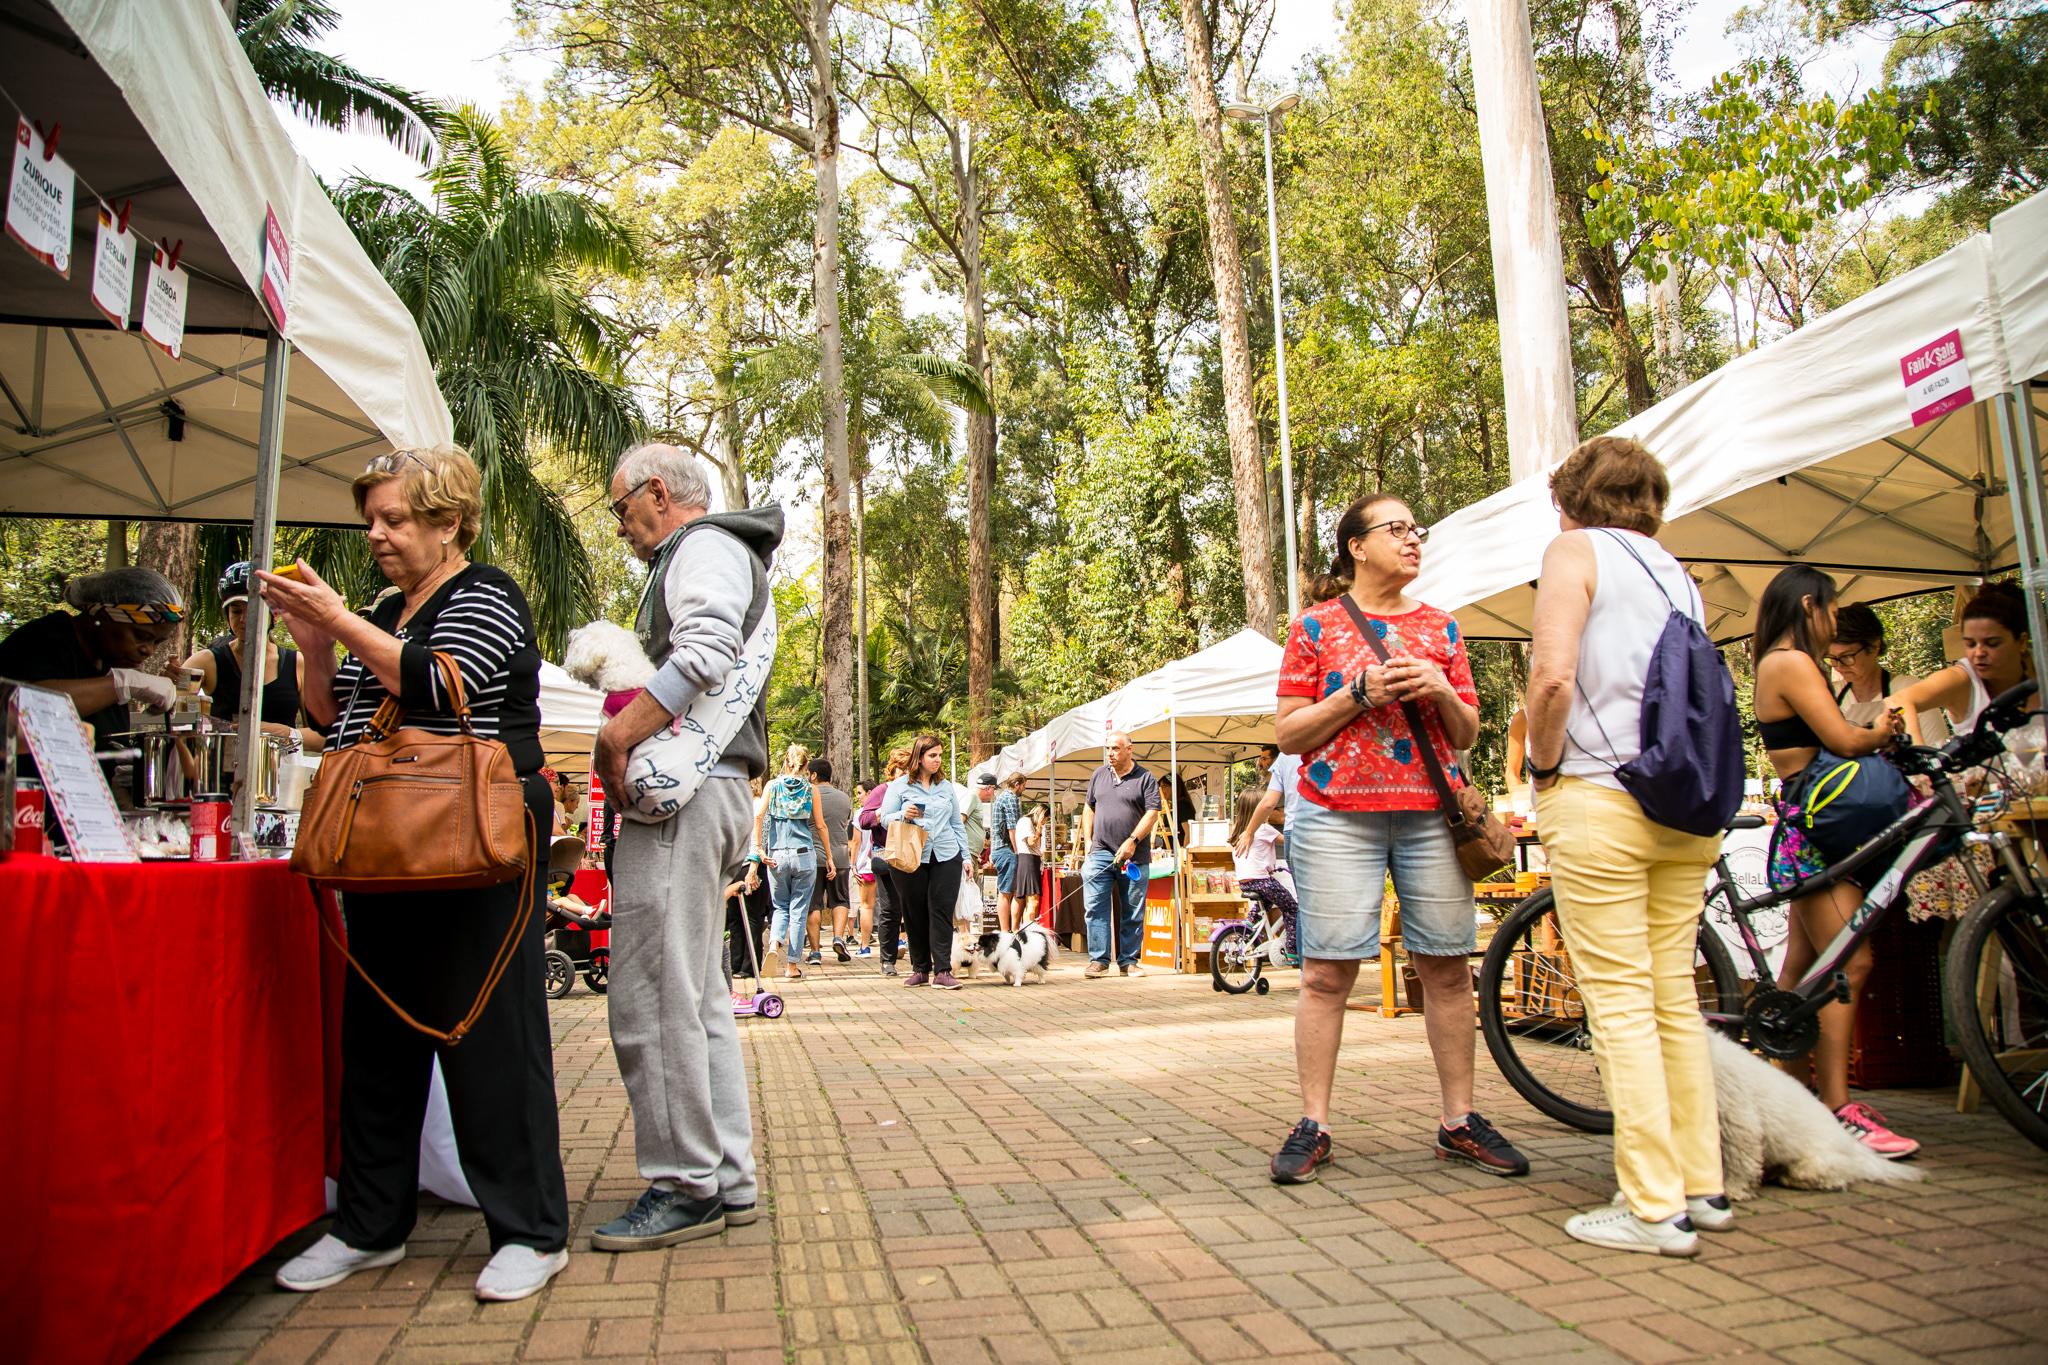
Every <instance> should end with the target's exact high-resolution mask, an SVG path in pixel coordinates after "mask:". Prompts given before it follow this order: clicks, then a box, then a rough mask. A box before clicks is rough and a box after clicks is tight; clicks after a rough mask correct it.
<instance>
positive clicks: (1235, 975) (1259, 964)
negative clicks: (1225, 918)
mask: <svg viewBox="0 0 2048 1365" xmlns="http://www.w3.org/2000/svg"><path fill="white" fill-rule="evenodd" d="M1265 965H1266V962H1265V959H1264V958H1263V957H1261V956H1258V955H1257V953H1256V952H1255V951H1254V950H1253V948H1252V931H1251V929H1250V928H1248V927H1247V926H1245V925H1242V924H1233V925H1231V926H1230V927H1229V928H1228V929H1225V930H1224V931H1223V932H1222V933H1220V934H1218V935H1217V936H1216V942H1215V943H1214V944H1213V945H1212V946H1211V947H1210V949H1209V978H1210V980H1212V981H1214V982H1215V983H1216V989H1217V990H1219V991H1229V992H1230V993H1231V994H1232V995H1243V994H1244V993H1245V992H1246V991H1248V990H1250V989H1251V988H1252V987H1253V986H1255V985H1257V984H1258V980H1259V972H1260V970H1261V969H1263V968H1264V967H1265Z"/></svg>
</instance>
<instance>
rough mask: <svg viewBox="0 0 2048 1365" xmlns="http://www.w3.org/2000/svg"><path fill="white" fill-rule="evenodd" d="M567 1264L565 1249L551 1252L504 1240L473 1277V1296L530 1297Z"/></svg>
mask: <svg viewBox="0 0 2048 1365" xmlns="http://www.w3.org/2000/svg"><path fill="white" fill-rule="evenodd" d="M568 1264H569V1248H567V1247H563V1248H562V1249H561V1250H560V1251H557V1252H554V1253H552V1254H550V1253H548V1252H543V1251H535V1250H534V1249H533V1248H532V1247H525V1246H519V1245H518V1244H516V1243H507V1244H506V1245H504V1246H501V1247H499V1248H498V1254H497V1255H495V1256H493V1257H491V1263H490V1264H489V1265H487V1266H485V1267H484V1271H483V1274H481V1275H479V1276H477V1277H476V1296H477V1297H478V1298H480V1299H483V1300H485V1301H487V1302H490V1303H511V1302H512V1301H514V1300H515V1299H530V1298H532V1297H533V1296H534V1295H535V1294H538V1293H540V1291H541V1290H543V1289H546V1288H547V1287H548V1281H549V1280H552V1279H553V1278H555V1276H557V1275H559V1274H561V1273H562V1267H564V1266H566V1265H568Z"/></svg>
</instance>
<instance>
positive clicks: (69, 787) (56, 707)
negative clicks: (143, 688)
mask: <svg viewBox="0 0 2048 1365" xmlns="http://www.w3.org/2000/svg"><path fill="white" fill-rule="evenodd" d="M14 695H15V697H16V699H17V702H16V705H17V711H16V715H17V718H18V720H19V722H20V725H21V733H22V737H23V738H24V739H26V740H27V741H28V747H29V752H30V753H32V754H34V755H35V757H36V767H37V768H39V769H41V770H42V777H43V795H44V797H45V798H46V799H47V800H48V802H49V809H50V810H51V811H52V812H54V813H55V814H56V816H57V820H58V823H59V824H61V825H62V826H63V827H64V838H65V839H66V840H67V841H68V842H69V844H70V847H71V856H72V857H73V858H74V859H76V860H77V861H79V862H81V863H133V862H140V861H141V855H140V854H139V853H137V852H136V849H135V841H134V839H133V838H132V837H131V836H130V835H129V832H128V826H127V824H126V822H124V821H123V820H122V819H121V810H120V808H119V807H118V806H116V805H115V804H114V791H113V788H111V787H109V786H108V785H107V775H106V773H105V771H104V770H102V769H101V767H100V765H99V760H98V759H96V758H95V757H93V751H92V727H91V726H89V725H87V724H86V723H85V722H84V721H82V720H80V719H79V718H78V708H77V707H76V706H73V705H72V704H71V698H70V697H68V696H66V695H65V694H64V693H62V692H51V691H48V690H47V689H44V688H41V687H30V686H27V685H26V684H24V685H21V686H19V687H17V688H16V689H15V693H14Z"/></svg>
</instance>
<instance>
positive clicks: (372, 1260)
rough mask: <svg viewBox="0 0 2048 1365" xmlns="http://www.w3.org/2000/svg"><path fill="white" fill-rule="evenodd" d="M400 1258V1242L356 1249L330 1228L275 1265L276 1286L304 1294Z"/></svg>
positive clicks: (390, 1263)
mask: <svg viewBox="0 0 2048 1365" xmlns="http://www.w3.org/2000/svg"><path fill="white" fill-rule="evenodd" d="M404 1259H405V1244H404V1243H403V1242H401V1243H399V1244H398V1245H397V1246H395V1247H392V1248H390V1249H389V1250H386V1251H357V1250H356V1249H355V1248H354V1247H352V1246H350V1245H348V1244H347V1243H346V1242H344V1241H342V1240H341V1239H340V1238H339V1237H336V1236H335V1235H334V1234H333V1233H331V1232H330V1233H328V1234H327V1235H326V1236H324V1237H322V1238H321V1239H320V1240H319V1241H317V1242H315V1243H313V1245H311V1246H309V1247H307V1248H306V1249H305V1250H304V1251H302V1252H300V1253H299V1254H298V1255H296V1256H294V1257H292V1258H291V1259H290V1260H289V1261H286V1262H285V1263H284V1265H283V1266H281V1267H280V1268H279V1269H278V1272H277V1286H278V1288H280V1289H292V1290H296V1291H298V1292H299V1293H301V1294H304V1293H308V1292H310V1291H312V1290H315V1289H325V1288H327V1286H328V1285H331V1284H340V1283H341V1282H342V1281H343V1280H345V1279H347V1278H348V1277H349V1276H351V1275H353V1274H355V1273H356V1272H357V1271H358V1270H375V1269H376V1268H377V1267H379V1266H386V1265H396V1264H398V1262H400V1261H402V1260H404Z"/></svg>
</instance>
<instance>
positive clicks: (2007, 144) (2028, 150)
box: [1894, 8, 2048, 200]
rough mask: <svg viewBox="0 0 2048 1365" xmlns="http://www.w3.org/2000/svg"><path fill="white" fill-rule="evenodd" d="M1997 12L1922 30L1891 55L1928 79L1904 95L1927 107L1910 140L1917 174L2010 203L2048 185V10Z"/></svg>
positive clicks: (1905, 99)
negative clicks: (2002, 17)
mask: <svg viewBox="0 0 2048 1365" xmlns="http://www.w3.org/2000/svg"><path fill="white" fill-rule="evenodd" d="M1996 14H1997V11H1996V9H1995V8H1990V9H1988V13H1987V14H1984V15H1973V16H1972V17H1971V18H1969V19H1968V20H1966V21H1965V22H1962V23H1959V24H1956V25H1954V26H1952V27H1948V28H1944V29H1940V30H1937V31H1934V32H1925V31H1923V32H1918V33H1915V34H1914V35H1913V36H1911V37H1910V38H1907V39H1902V40H1901V42H1900V43H1899V44H1898V45H1897V47H1896V48H1895V50H1894V51H1895V56H1896V57H1897V58H1899V59H1901V60H1902V61H1903V62H1904V64H1905V65H1907V66H1908V67H1910V68H1913V69H1915V70H1917V71H1920V72H1922V73H1924V74H1923V75H1922V78H1921V79H1919V80H1918V81H1915V82H1913V83H1912V84H1909V85H1907V86H1906V87H1905V88H1904V90H1903V91H1902V93H1901V97H1900V98H1901V103H1902V104H1904V105H1907V106H1909V107H1910V106H1914V105H1918V106H1921V107H1922V108H1923V109H1924V111H1925V112H1924V113H1923V114H1922V115H1921V117H1920V119H1919V120H1918V121H1917V122H1915V123H1914V125H1913V126H1912V128H1911V130H1910V132H1909V133H1908V134H1907V138H1906V148H1907V152H1908V154H1909V156H1910V157H1911V160H1912V166H1913V172H1914V174H1915V175H1916V176H1918V177H1920V178H1921V179H1923V180H1926V181H1931V182H1934V183H1938V184H1945V185H1961V186H1964V187H1967V188H1968V189H1969V190H1970V191H1971V192H1973V193H1975V194H1977V195H1979V196H1984V197H1988V198H1991V199H1993V200H2011V199H2018V198H2021V197H2023V196H2025V195H2029V194H2032V193H2034V192H2036V191H2038V190H2040V189H2041V188H2042V187H2043V186H2044V185H2048V11H2042V10H2040V9H2036V10H2034V11H2033V12H2031V13H2024V12H2023V13H2019V14H2016V15H2014V16H2013V17H2012V18H2011V20H2010V22H2000V21H1999V20H1998V18H1997V17H1996Z"/></svg>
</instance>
